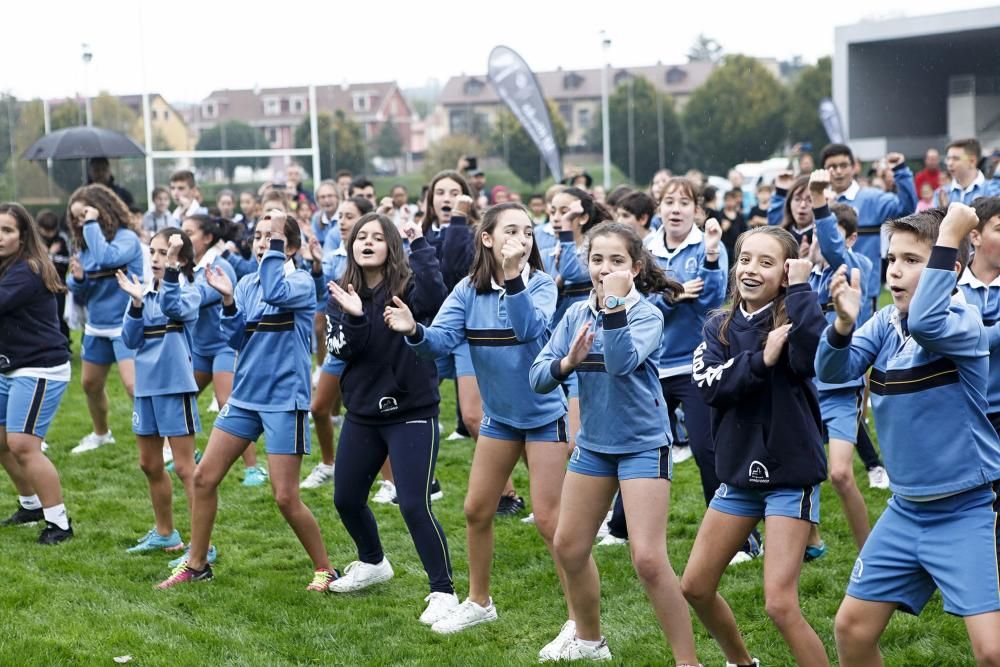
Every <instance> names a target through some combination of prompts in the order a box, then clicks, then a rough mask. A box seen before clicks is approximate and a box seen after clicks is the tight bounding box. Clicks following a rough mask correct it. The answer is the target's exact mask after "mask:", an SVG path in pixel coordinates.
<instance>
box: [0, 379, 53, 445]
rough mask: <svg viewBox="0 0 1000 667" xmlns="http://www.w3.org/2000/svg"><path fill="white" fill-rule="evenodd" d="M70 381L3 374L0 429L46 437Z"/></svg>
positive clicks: (0, 399) (0, 394) (0, 397)
mask: <svg viewBox="0 0 1000 667" xmlns="http://www.w3.org/2000/svg"><path fill="white" fill-rule="evenodd" d="M68 385H69V382H60V381H58V380H44V379H42V378H34V377H27V376H25V377H14V378H12V377H7V376H6V375H0V405H2V406H3V409H2V410H0V426H4V427H5V428H6V429H7V432H8V433H30V434H32V435H37V436H38V437H39V438H44V437H45V434H46V433H47V432H48V430H49V425H50V424H51V423H52V418H53V417H55V416H56V410H58V409H59V402H60V401H61V400H62V396H63V394H64V393H65V392H66V387H67V386H68Z"/></svg>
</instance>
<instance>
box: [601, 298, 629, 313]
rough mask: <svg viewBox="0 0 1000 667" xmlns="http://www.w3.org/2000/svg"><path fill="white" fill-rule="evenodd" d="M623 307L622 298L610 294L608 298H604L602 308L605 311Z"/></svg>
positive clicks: (623, 300)
mask: <svg viewBox="0 0 1000 667" xmlns="http://www.w3.org/2000/svg"><path fill="white" fill-rule="evenodd" d="M624 305H625V297H623V296H615V295H613V294H612V295H610V296H606V297H604V307H605V308H606V309H607V310H611V309H613V308H617V307H618V306H624Z"/></svg>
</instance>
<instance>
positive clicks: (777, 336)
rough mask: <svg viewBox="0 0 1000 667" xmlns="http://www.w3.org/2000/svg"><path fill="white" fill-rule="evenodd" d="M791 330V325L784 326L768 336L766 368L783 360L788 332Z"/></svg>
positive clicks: (765, 350) (765, 349) (765, 352)
mask: <svg viewBox="0 0 1000 667" xmlns="http://www.w3.org/2000/svg"><path fill="white" fill-rule="evenodd" d="M791 328H792V325H791V324H782V325H781V326H780V327H778V328H777V329H772V330H771V333H769V334H767V342H766V343H765V344H764V365H765V366H768V367H770V366H774V365H775V364H776V363H778V359H780V358H781V350H783V349H784V347H785V343H786V342H788V331H789V330H790V329H791Z"/></svg>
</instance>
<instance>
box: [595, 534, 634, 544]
mask: <svg viewBox="0 0 1000 667" xmlns="http://www.w3.org/2000/svg"><path fill="white" fill-rule="evenodd" d="M619 544H628V538H626V537H615V536H614V535H612V534H611V533H608V534H607V535H605V536H604V539H602V540H601V541H600V542H598V543H597V546H599V547H613V546H616V545H619Z"/></svg>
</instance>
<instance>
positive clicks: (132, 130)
mask: <svg viewBox="0 0 1000 667" xmlns="http://www.w3.org/2000/svg"><path fill="white" fill-rule="evenodd" d="M90 111H91V114H92V116H93V123H94V125H95V126H97V127H103V128H106V129H108V130H114V131H116V132H121V133H122V134H126V135H128V136H129V137H131V138H132V139H133V140H135V141H137V142H139V144H140V145H141V144H142V142H143V137H142V126H141V125H139V123H138V120H139V116H138V115H137V114H136V113H135V112H134V111H132V109H130V108H129V107H128V106H126V105H125V104H123V103H122V101H121V100H119V99H118V98H117V97H115V96H114V95H111V94H109V93H108V92H106V91H102V92H101V93H100V94H99V95H98V96H97V97H94V98H92V99H91V100H90Z"/></svg>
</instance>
